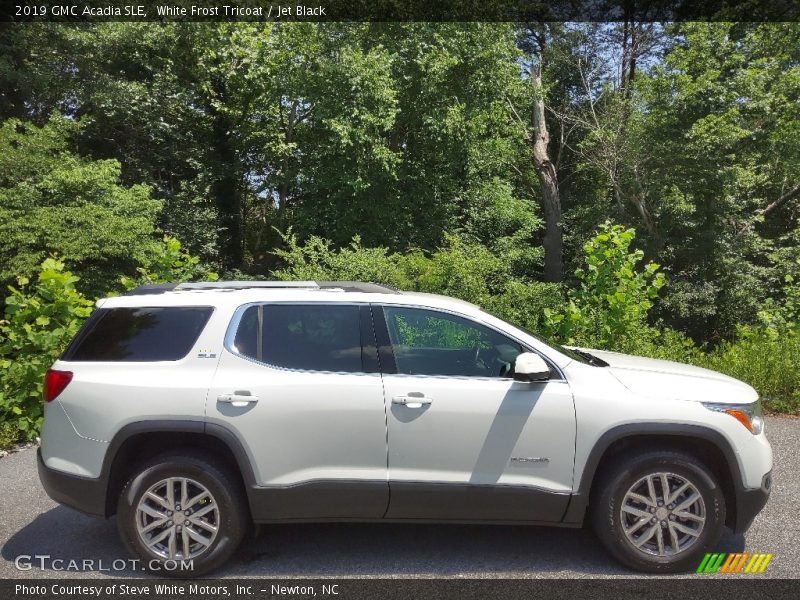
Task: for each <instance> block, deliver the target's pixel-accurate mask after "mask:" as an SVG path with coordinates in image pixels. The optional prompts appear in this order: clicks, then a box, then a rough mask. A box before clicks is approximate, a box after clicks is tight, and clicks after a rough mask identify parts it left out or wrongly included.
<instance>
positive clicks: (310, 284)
mask: <svg viewBox="0 0 800 600" xmlns="http://www.w3.org/2000/svg"><path fill="white" fill-rule="evenodd" d="M249 289H312V290H342V291H344V292H366V293H373V294H399V293H400V291H399V290H398V289H396V288H393V287H390V286H388V285H380V284H377V283H364V282H361V281H198V282H184V283H157V284H149V285H141V286H139V287H137V288H135V289H133V290H131V291H129V292H128V293H127V294H125V295H126V296H141V295H145V294H164V293H166V292H172V291H183V290H187V291H188V290H249Z"/></svg>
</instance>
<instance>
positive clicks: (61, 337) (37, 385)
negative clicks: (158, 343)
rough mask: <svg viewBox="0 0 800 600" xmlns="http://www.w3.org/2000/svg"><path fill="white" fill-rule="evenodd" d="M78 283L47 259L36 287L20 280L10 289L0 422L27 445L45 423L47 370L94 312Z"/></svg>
mask: <svg viewBox="0 0 800 600" xmlns="http://www.w3.org/2000/svg"><path fill="white" fill-rule="evenodd" d="M77 281H78V277H76V276H75V275H73V274H72V273H71V272H69V271H66V270H65V268H64V263H63V262H62V261H60V260H58V259H55V258H48V259H46V260H45V261H44V262H43V263H42V265H41V267H40V269H39V272H38V274H37V276H36V279H35V282H34V283H31V282H29V281H28V279H27V278H25V277H19V278H18V280H17V284H18V287H13V286H9V291H10V292H11V294H10V295H9V296H7V297H6V299H5V316H4V318H3V319H2V320H0V423H11V424H12V425H13V427H14V428H15V429H16V430H18V431H19V432H20V436H21V437H23V438H25V439H28V440H30V439H33V437H35V436H36V435H37V433H38V431H39V428H40V426H41V422H42V383H43V379H44V374H45V371H46V370H47V369H48V368H49V367H50V365H51V364H52V363H53V361H55V359H56V358H58V356H59V355H60V354H61V352H63V350H64V348H65V347H66V346H67V344H68V343H69V341H70V340H71V339H72V337H73V336H74V335H75V334H76V333H77V331H78V328H79V327H80V325H81V323H82V322H83V320H84V319H85V318H86V317H88V316H89V313H90V312H91V311H92V302H90V301H89V300H87V299H86V298H85V297H84V296H83V295H82V294H81V293H80V292H79V291H78V290H76V289H75V283H76V282H77Z"/></svg>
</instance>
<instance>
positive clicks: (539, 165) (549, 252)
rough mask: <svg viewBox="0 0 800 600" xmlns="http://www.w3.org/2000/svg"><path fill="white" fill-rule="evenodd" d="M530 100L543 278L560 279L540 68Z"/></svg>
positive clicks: (554, 177)
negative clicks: (542, 225) (541, 225)
mask: <svg viewBox="0 0 800 600" xmlns="http://www.w3.org/2000/svg"><path fill="white" fill-rule="evenodd" d="M531 79H532V80H533V86H534V100H533V164H534V166H535V167H536V174H537V176H538V177H539V184H540V187H541V191H542V210H543V212H544V222H545V234H544V279H545V281H552V282H560V281H561V280H562V277H563V275H562V252H563V250H562V239H561V197H560V195H559V192H558V173H557V172H556V167H555V165H554V164H553V162H552V161H551V160H550V155H549V154H548V151H547V146H548V144H549V142H550V134H549V133H548V131H547V123H546V122H545V118H544V93H543V91H542V72H541V68H538V69H537V70H536V73H535V74H532V77H531Z"/></svg>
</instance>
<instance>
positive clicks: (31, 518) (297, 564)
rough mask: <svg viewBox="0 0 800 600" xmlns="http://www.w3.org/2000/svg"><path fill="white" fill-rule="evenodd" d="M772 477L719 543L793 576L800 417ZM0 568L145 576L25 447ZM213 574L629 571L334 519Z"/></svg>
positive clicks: (506, 529) (561, 549)
mask: <svg viewBox="0 0 800 600" xmlns="http://www.w3.org/2000/svg"><path fill="white" fill-rule="evenodd" d="M767 435H768V436H769V439H770V441H771V442H772V447H773V450H774V453H775V470H774V488H773V492H772V498H771V499H770V501H769V503H768V504H767V507H766V508H765V509H764V511H763V512H762V513H761V514H760V515H759V516H758V518H757V519H756V521H755V523H754V524H753V526H752V528H751V529H750V531H748V533H747V534H745V536H734V535H733V534H732V533H730V532H726V535H725V537H724V538H723V541H722V544H721V546H720V548H719V549H718V550H719V551H722V552H734V551H737V552H740V551H743V550H744V551H748V552H771V553H773V554H774V558H773V559H772V562H771V563H770V565H769V567H768V569H767V571H766V573H764V574H763V575H759V576H757V577H765V576H769V577H781V578H800V542H798V540H800V420H798V419H780V418H768V419H767ZM0 544H2V549H0V556H1V557H2V558H0V578H19V577H22V578H48V577H50V578H52V577H58V578H73V577H80V578H100V577H108V576H114V577H143V576H146V575H145V574H144V573H142V572H137V571H133V570H123V571H114V572H112V571H108V570H101V569H108V568H110V567H111V566H112V565H113V563H114V561H115V560H117V559H127V558H128V555H127V554H126V552H125V550H124V548H123V547H122V544H121V543H120V542H119V541H118V537H117V530H116V522H115V521H114V519H111V520H108V521H103V520H101V519H94V518H91V517H86V516H84V515H82V514H80V513H78V512H75V511H73V510H71V509H68V508H65V507H63V506H59V505H57V504H56V503H54V502H53V501H52V500H50V499H49V498H48V497H47V495H46V494H45V492H44V490H42V488H41V486H40V485H39V479H38V476H37V474H36V454H35V450H33V449H29V450H24V451H21V452H18V453H15V454H12V455H10V456H7V457H5V458H2V459H0ZM20 555H32V556H33V555H50V556H51V557H52V558H54V559H55V558H59V559H64V561H65V563H64V564H67V563H68V561H69V560H71V559H74V560H76V561H78V562H79V563H80V562H81V561H83V560H84V559H89V560H92V561H94V562H93V566H92V567H87V569H86V570H81V571H54V570H51V569H43V570H42V569H39V568H37V567H34V568H32V569H30V570H26V571H19V570H17V569H16V568H15V559H16V558H17V557H18V556H20ZM214 576H219V577H247V576H258V577H290V578H305V577H414V578H427V577H469V578H495V577H520V578H541V577H558V578H567V577H576V578H589V577H631V576H634V574H632V573H630V572H629V571H626V570H624V569H622V568H621V567H619V566H618V565H617V564H616V563H615V562H614V561H613V560H612V559H611V558H610V557H609V556H608V555H607V553H606V552H605V551H604V550H603V548H602V547H601V546H600V544H599V542H597V540H596V539H595V538H594V536H593V535H592V533H591V532H589V531H583V530H572V529H558V528H545V527H512V526H466V525H435V526H433V525H394V524H386V525H383V524H368V525H365V524H336V525H280V526H268V527H263V528H262V529H261V532H260V534H259V535H258V536H257V537H256V538H255V539H253V540H250V541H248V542H247V543H245V544H244V545H243V547H242V548H241V549H240V551H239V552H238V554H237V556H236V557H235V558H234V559H233V560H232V561H231V562H230V563H229V564H228V565H227V566H226V567H225V568H223V569H222V570H220V571H218V572H217V573H215V574H214Z"/></svg>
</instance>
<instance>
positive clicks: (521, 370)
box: [514, 352, 550, 381]
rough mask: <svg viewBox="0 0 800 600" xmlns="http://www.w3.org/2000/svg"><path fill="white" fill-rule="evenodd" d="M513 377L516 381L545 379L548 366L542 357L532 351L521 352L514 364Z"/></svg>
mask: <svg viewBox="0 0 800 600" xmlns="http://www.w3.org/2000/svg"><path fill="white" fill-rule="evenodd" d="M514 379H516V380H517V381H547V380H548V379H550V367H549V366H548V365H547V363H546V362H544V359H543V358H542V357H541V356H539V355H538V354H534V353H533V352H523V353H522V354H520V355H519V356H517V361H516V363H515V364H514Z"/></svg>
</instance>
